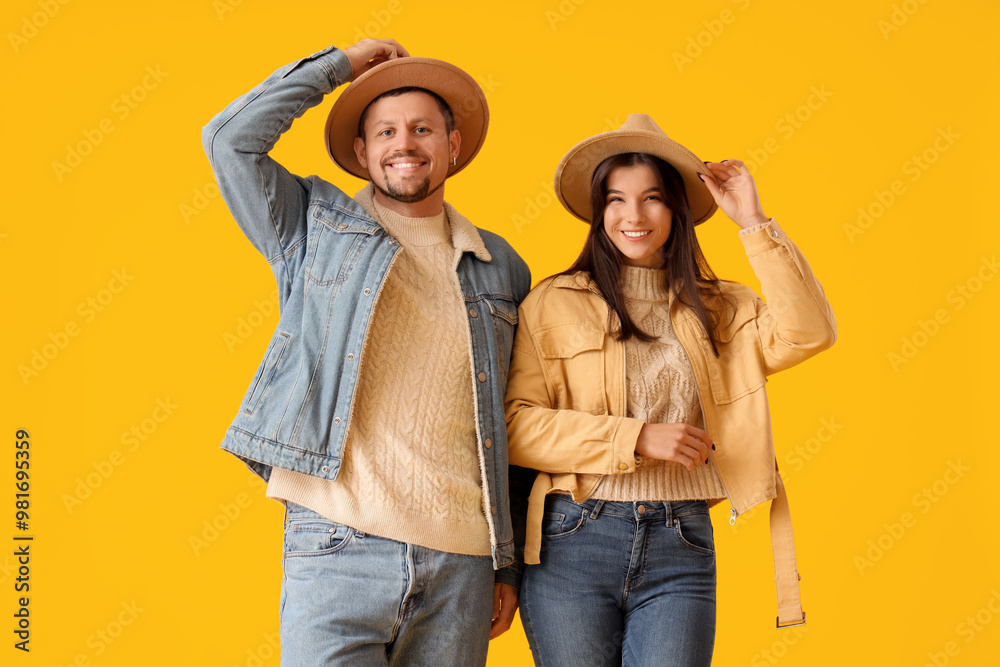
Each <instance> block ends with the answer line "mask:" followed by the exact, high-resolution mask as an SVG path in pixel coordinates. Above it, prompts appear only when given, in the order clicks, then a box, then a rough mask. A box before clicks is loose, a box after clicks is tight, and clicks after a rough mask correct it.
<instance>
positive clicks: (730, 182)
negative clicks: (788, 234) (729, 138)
mask: <svg viewBox="0 0 1000 667" xmlns="http://www.w3.org/2000/svg"><path fill="white" fill-rule="evenodd" d="M705 169H706V171H707V173H705V174H703V175H702V181H704V183H705V185H706V186H707V187H708V191H709V192H710V193H712V197H714V198H715V203H716V204H718V205H719V208H721V209H722V210H723V211H724V212H725V214H726V215H728V216H729V219H730V220H732V221H733V222H735V223H736V224H737V225H739V226H740V229H748V228H750V227H753V226H754V225H759V224H763V223H765V222H767V221H768V220H769V218H768V217H767V216H766V215H764V211H763V209H762V208H761V206H760V197H759V196H758V195H757V184H756V183H754V180H753V176H751V175H750V170H748V169H747V167H746V165H745V164H743V162H742V161H740V160H723V161H722V162H706V163H705Z"/></svg>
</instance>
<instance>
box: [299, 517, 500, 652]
mask: <svg viewBox="0 0 1000 667" xmlns="http://www.w3.org/2000/svg"><path fill="white" fill-rule="evenodd" d="M284 549H285V553H284V560H283V565H284V580H283V582H282V588H281V664H282V666H283V667H306V666H309V667H312V666H319V665H323V666H329V665H351V666H352V667H369V666H375V665H392V666H399V667H402V666H404V665H433V666H434V667H448V666H451V665H454V667H468V666H470V665H485V664H486V651H487V648H488V644H489V636H490V618H491V616H492V612H493V578H494V571H493V562H492V560H491V559H490V557H489V556H464V555H461V554H450V553H445V552H442V551H436V550H434V549H427V548H424V547H420V546H416V545H413V544H405V543H403V542H397V541H395V540H389V539H385V538H381V537H375V536H374V535H368V534H365V533H362V532H359V531H357V530H355V529H353V528H350V527H348V526H345V525H343V524H339V523H334V522H333V521H330V520H329V519H326V518H325V517H323V516H321V515H320V514H317V513H316V512H314V511H312V510H310V509H308V508H305V507H302V506H301V505H296V504H294V503H286V507H285V546H284Z"/></svg>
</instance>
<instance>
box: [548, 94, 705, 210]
mask: <svg viewBox="0 0 1000 667" xmlns="http://www.w3.org/2000/svg"><path fill="white" fill-rule="evenodd" d="M622 153H648V154H650V155H655V156H656V157H658V158H660V159H662V160H664V161H666V162H667V163H669V164H670V165H671V166H672V167H673V168H674V169H676V170H677V172H678V173H679V174H680V175H681V178H682V179H683V180H684V191H685V194H686V195H687V201H688V207H689V208H690V209H691V219H692V220H694V224H696V225H697V224H698V223H701V222H704V221H706V220H708V219H709V218H710V217H712V214H713V213H715V210H716V209H717V208H718V205H717V204H716V203H715V199H714V198H713V197H712V193H711V192H709V190H708V186H706V185H705V184H704V183H703V182H702V181H701V179H700V178H698V172H701V173H705V172H706V169H705V163H704V162H702V161H701V160H699V159H698V156H697V155H695V154H694V153H692V152H691V151H689V150H688V149H686V148H684V146H681V145H680V144H679V143H677V142H676V141H674V140H673V139H671V138H670V137H668V136H667V135H666V133H665V132H664V131H663V130H661V129H660V128H659V126H658V125H657V124H656V123H655V122H653V119H652V118H650V117H649V116H648V115H646V114H644V113H633V114H629V117H628V118H627V119H625V122H624V123H622V126H621V127H620V128H619V129H617V130H611V131H610V132H601V133H600V134H595V135H594V136H592V137H588V138H586V139H584V140H583V141H581V142H580V143H578V144H577V145H576V146H573V148H571V149H569V151H568V152H567V153H566V155H564V156H563V159H562V160H561V161H560V162H559V166H558V167H557V168H556V195H558V197H559V201H560V202H562V205H563V206H565V207H566V210H567V211H569V212H570V213H572V214H573V215H575V216H576V217H578V218H580V219H581V220H583V221H584V222H586V223H588V224H590V223H591V222H592V220H593V211H592V209H591V205H590V183H591V180H592V179H593V177H594V171H595V170H596V169H597V167H598V165H600V164H601V163H602V162H604V161H605V160H606V159H608V158H609V157H611V156H612V155H620V154H622Z"/></svg>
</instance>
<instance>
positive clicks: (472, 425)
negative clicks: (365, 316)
mask: <svg viewBox="0 0 1000 667" xmlns="http://www.w3.org/2000/svg"><path fill="white" fill-rule="evenodd" d="M373 208H374V212H375V215H376V217H377V218H378V221H379V223H380V224H381V225H382V227H383V228H384V229H385V230H386V231H387V232H388V233H389V234H390V235H392V236H393V237H395V238H396V240H397V241H399V244H400V246H401V247H402V250H401V251H400V253H399V254H398V255H397V256H396V259H395V260H394V263H393V266H392V270H391V271H390V272H389V275H388V277H387V278H386V281H385V284H384V286H383V288H382V291H381V293H380V294H379V296H378V300H377V302H376V306H375V310H374V314H373V316H372V322H371V325H370V327H369V330H368V340H367V341H366V343H365V348H364V355H363V356H362V359H361V368H360V374H359V380H358V389H357V395H356V396H355V401H354V407H353V414H352V415H351V417H350V426H349V431H348V434H347V441H346V444H345V447H344V455H343V459H342V462H341V470H340V473H339V475H338V477H337V479H336V480H324V479H320V478H317V477H313V476H310V475H304V474H301V473H296V472H291V471H288V470H283V469H280V468H275V469H274V471H273V473H272V476H271V480H270V482H269V484H268V495H269V496H271V497H276V498H283V499H286V500H290V501H292V502H294V503H297V504H299V505H304V506H306V507H309V508H310V509H313V510H315V511H317V512H319V513H320V514H322V515H323V516H326V517H327V518H329V519H331V520H333V521H336V522H338V523H343V524H346V525H349V526H351V527H353V528H356V529H358V530H360V531H362V532H365V533H370V534H372V535H378V536H380V537H386V538H389V539H394V540H397V541H400V542H407V543H411V544H418V545H420V546H425V547H428V548H432V549H437V550H439V551H446V552H450V553H460V554H468V555H476V556H488V555H490V553H491V549H490V535H489V526H488V523H487V520H486V516H485V514H484V511H485V508H484V504H483V492H482V483H481V470H480V462H479V452H478V447H477V439H476V418H475V407H474V396H473V379H472V362H471V350H470V349H469V348H470V345H471V341H470V338H469V326H468V322H467V321H466V315H465V306H464V301H463V299H462V295H461V289H460V287H459V283H458V276H457V274H456V272H455V267H456V266H457V262H458V259H459V258H460V256H461V252H460V251H459V250H457V249H456V247H455V246H454V245H453V244H452V236H451V229H450V225H449V223H448V220H447V216H446V214H445V212H444V211H442V212H441V213H440V214H439V215H436V216H433V217H430V218H407V217H405V216H401V215H399V214H397V213H394V212H393V211H391V210H389V209H387V208H385V207H383V206H381V205H379V203H378V202H377V201H375V202H374V206H373ZM345 363H353V362H345Z"/></svg>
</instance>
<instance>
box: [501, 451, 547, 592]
mask: <svg viewBox="0 0 1000 667" xmlns="http://www.w3.org/2000/svg"><path fill="white" fill-rule="evenodd" d="M537 474H538V473H537V472H536V471H534V470H529V469H528V468H521V467H519V466H510V472H509V475H508V480H509V484H510V518H511V522H512V527H513V530H514V562H513V563H511V564H510V565H508V566H507V567H503V568H500V569H499V570H497V572H496V576H495V577H494V581H495V582H496V583H498V584H510V585H511V586H513V587H514V588H516V589H518V590H520V589H521V577H522V576H524V540H525V535H526V533H527V527H528V495H529V494H530V493H531V486H532V484H534V482H535V476H536V475H537Z"/></svg>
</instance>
